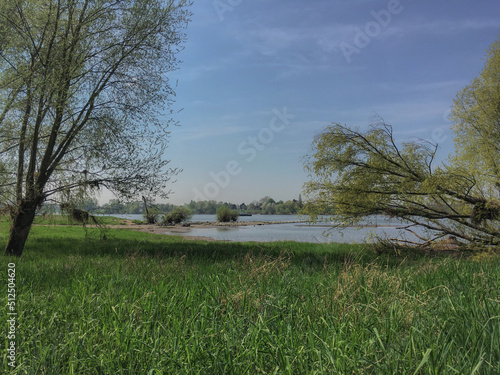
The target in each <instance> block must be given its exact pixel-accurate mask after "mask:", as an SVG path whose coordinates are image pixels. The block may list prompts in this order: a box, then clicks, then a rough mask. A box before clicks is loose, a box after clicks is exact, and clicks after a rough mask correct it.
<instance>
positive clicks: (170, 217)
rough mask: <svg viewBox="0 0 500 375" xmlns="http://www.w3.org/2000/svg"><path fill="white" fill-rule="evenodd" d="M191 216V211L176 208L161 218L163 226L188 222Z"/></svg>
mask: <svg viewBox="0 0 500 375" xmlns="http://www.w3.org/2000/svg"><path fill="white" fill-rule="evenodd" d="M192 216H193V213H192V211H191V210H190V209H189V208H187V207H176V208H174V209H173V210H172V211H171V212H170V213H168V214H165V215H164V216H163V224H167V225H169V224H180V223H182V222H184V221H188V220H189V219H191V217H192Z"/></svg>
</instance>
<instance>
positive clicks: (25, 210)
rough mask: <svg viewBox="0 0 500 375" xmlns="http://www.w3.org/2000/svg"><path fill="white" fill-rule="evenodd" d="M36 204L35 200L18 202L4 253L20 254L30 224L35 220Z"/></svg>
mask: <svg viewBox="0 0 500 375" xmlns="http://www.w3.org/2000/svg"><path fill="white" fill-rule="evenodd" d="M37 206H38V204H37V203H36V202H35V201H21V202H20V204H19V206H18V207H17V210H16V213H15V216H14V222H13V223H12V226H11V228H10V237H9V242H7V247H6V248H5V255H11V256H18V257H20V256H21V255H22V253H23V249H24V244H25V243H26V240H27V239H28V235H29V233H30V230H31V225H32V224H33V221H34V220H35V214H36V209H37Z"/></svg>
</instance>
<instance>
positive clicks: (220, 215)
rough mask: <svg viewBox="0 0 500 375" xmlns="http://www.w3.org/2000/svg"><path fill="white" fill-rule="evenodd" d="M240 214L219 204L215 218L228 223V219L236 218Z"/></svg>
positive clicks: (234, 219) (233, 219)
mask: <svg viewBox="0 0 500 375" xmlns="http://www.w3.org/2000/svg"><path fill="white" fill-rule="evenodd" d="M239 216H240V214H239V212H238V211H236V210H231V209H230V208H229V207H227V206H221V207H219V208H218V209H217V220H218V221H219V222H221V223H229V222H230V221H236V220H238V217H239Z"/></svg>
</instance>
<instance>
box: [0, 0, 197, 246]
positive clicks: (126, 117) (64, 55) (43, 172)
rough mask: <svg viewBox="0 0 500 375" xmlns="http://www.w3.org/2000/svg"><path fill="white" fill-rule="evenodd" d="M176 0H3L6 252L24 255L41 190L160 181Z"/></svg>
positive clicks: (179, 14)
mask: <svg viewBox="0 0 500 375" xmlns="http://www.w3.org/2000/svg"><path fill="white" fill-rule="evenodd" d="M188 5H189V4H187V2H186V1H185V0H114V1H113V0H24V1H23V0H3V1H2V2H1V4H0V142H1V143H0V184H2V185H1V186H0V194H2V197H1V198H2V200H3V202H4V203H10V204H11V205H12V207H13V224H12V227H11V232H10V238H9V240H8V243H7V247H6V254H9V255H18V256H19V255H21V254H22V251H23V248H24V244H25V242H26V239H27V237H28V234H29V231H30V228H31V225H32V223H33V220H34V217H35V214H36V212H37V210H38V208H39V207H40V206H41V205H42V204H43V202H44V201H46V200H47V199H49V197H52V196H57V195H58V194H61V193H64V194H66V195H67V194H68V192H71V191H74V190H79V191H83V190H85V191H88V190H89V189H93V188H104V187H105V188H108V189H110V190H112V191H114V192H117V193H118V194H121V195H124V196H127V197H131V196H134V195H136V196H137V195H139V194H141V193H142V192H144V191H147V192H148V193H150V194H155V193H159V194H160V193H162V192H165V189H166V186H167V182H168V180H169V178H170V177H171V175H172V173H175V170H172V169H170V168H169V167H168V166H167V164H168V161H167V160H166V159H165V158H164V151H165V148H166V145H167V138H168V131H167V127H168V125H169V124H170V123H171V121H172V120H171V117H170V115H171V110H169V112H168V113H165V109H168V108H169V107H170V104H171V98H172V96H173V95H174V92H173V90H172V88H171V86H172V85H171V84H170V82H169V79H168V76H167V73H168V72H170V71H172V70H173V69H175V68H176V66H177V60H176V57H175V56H176V53H177V52H178V51H179V50H180V49H181V48H182V46H181V43H182V41H183V40H184V37H185V35H184V33H183V29H184V28H185V26H186V24H187V22H188V18H189V16H190V14H189V11H188Z"/></svg>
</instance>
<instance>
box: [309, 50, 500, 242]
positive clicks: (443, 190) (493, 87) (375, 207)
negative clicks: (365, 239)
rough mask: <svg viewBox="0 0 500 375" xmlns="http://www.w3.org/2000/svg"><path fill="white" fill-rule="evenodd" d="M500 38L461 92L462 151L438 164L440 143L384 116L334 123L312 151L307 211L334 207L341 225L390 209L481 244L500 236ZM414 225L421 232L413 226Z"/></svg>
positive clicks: (436, 231) (439, 232)
mask: <svg viewBox="0 0 500 375" xmlns="http://www.w3.org/2000/svg"><path fill="white" fill-rule="evenodd" d="M499 76H500V42H498V41H497V42H495V43H494V44H493V46H492V48H491V49H490V51H489V52H488V61H487V63H486V66H485V69H484V70H483V72H482V73H481V76H480V77H479V78H477V79H476V80H474V81H473V83H472V84H471V85H469V86H468V87H466V88H465V89H464V90H463V91H462V92H460V93H459V95H458V96H457V99H456V101H455V105H454V107H453V109H452V110H453V111H452V116H451V118H452V119H453V120H454V121H455V125H454V131H455V134H456V136H455V141H456V144H457V155H456V156H455V157H454V158H452V159H451V161H450V163H449V164H448V165H444V164H443V165H439V166H435V165H434V164H433V162H434V158H435V155H436V150H437V145H433V144H430V143H428V142H425V141H414V142H403V143H402V145H401V146H399V145H398V144H397V142H396V140H395V139H394V136H393V133H392V128H391V127H390V126H389V125H387V124H385V123H384V122H383V121H380V122H379V123H377V124H374V125H372V126H371V127H370V128H369V129H368V130H367V131H360V130H358V129H350V128H349V127H347V126H343V125H341V124H333V125H331V126H329V127H328V128H326V129H325V131H324V132H323V133H322V134H320V135H318V136H317V137H316V138H315V140H314V143H313V149H314V153H313V154H312V155H309V156H308V157H307V158H306V159H305V167H306V169H307V171H308V172H309V176H310V178H311V180H310V181H309V182H308V183H306V185H305V192H306V194H307V203H306V205H305V207H304V210H303V212H304V213H306V214H309V215H311V216H312V218H313V220H315V219H316V218H317V216H318V214H320V213H323V212H325V210H328V209H331V208H333V209H334V214H333V217H332V218H331V219H332V220H334V221H336V222H338V223H339V225H350V224H353V223H356V222H359V221H360V220H361V219H362V218H363V217H365V216H368V215H372V214H378V213H385V214H387V215H389V216H394V217H398V218H401V219H404V220H406V221H407V222H409V226H408V227H407V229H408V230H409V231H410V232H412V226H414V225H420V226H423V227H424V228H426V229H428V230H430V232H429V233H428V234H427V235H426V236H423V237H420V238H419V239H420V240H425V241H435V240H439V239H441V238H443V237H445V236H446V235H451V236H453V237H457V238H458V239H460V241H461V242H465V243H468V244H470V245H471V246H473V244H481V245H487V246H496V245H499V244H500V202H499V201H498V192H499V191H500V169H499V168H498V166H500V164H499V163H500V130H499V129H500V128H499V126H498V124H499V122H500V106H499V103H500V85H499V84H498V77H499ZM412 233H413V232H412Z"/></svg>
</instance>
